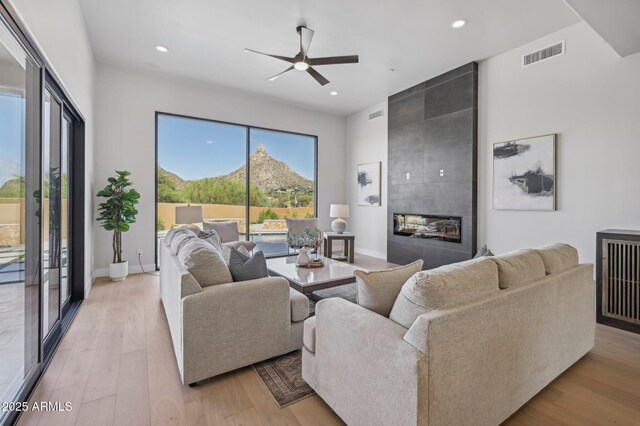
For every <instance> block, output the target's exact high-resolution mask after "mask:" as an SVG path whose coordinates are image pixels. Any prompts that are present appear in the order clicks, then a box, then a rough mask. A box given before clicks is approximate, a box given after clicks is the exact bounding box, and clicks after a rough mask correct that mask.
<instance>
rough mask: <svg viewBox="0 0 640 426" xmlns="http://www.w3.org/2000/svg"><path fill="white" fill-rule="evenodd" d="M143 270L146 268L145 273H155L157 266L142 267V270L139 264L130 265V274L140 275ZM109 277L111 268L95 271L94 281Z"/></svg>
mask: <svg viewBox="0 0 640 426" xmlns="http://www.w3.org/2000/svg"><path fill="white" fill-rule="evenodd" d="M143 268H144V272H155V270H156V265H154V264H148V265H142V268H141V267H140V265H139V264H138V265H129V274H140V273H142V272H143V271H142V269H143ZM108 276H109V268H99V269H96V270H95V271H93V277H94V279H95V278H99V277H108Z"/></svg>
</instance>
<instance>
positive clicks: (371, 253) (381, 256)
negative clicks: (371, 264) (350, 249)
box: [354, 247, 387, 260]
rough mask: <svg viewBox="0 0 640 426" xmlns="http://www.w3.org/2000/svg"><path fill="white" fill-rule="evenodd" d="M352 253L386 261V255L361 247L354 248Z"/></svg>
mask: <svg viewBox="0 0 640 426" xmlns="http://www.w3.org/2000/svg"><path fill="white" fill-rule="evenodd" d="M354 251H355V252H356V253H360V254H364V255H366V256H371V257H377V258H378V259H384V260H387V253H382V252H379V251H375V250H368V249H363V248H361V247H355V248H354Z"/></svg>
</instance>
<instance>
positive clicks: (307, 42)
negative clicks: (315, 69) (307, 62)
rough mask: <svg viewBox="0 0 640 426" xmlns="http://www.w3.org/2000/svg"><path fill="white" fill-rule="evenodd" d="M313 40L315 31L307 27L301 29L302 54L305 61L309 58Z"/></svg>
mask: <svg viewBox="0 0 640 426" xmlns="http://www.w3.org/2000/svg"><path fill="white" fill-rule="evenodd" d="M311 40H313V30H310V29H309V28H307V27H300V52H301V53H302V59H303V60H304V59H305V58H306V57H307V52H308V51H309V46H311Z"/></svg>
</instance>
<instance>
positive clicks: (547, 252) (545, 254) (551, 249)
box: [534, 244, 579, 275]
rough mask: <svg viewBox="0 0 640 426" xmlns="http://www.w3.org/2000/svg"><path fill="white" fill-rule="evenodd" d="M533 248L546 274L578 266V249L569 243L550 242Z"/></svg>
mask: <svg viewBox="0 0 640 426" xmlns="http://www.w3.org/2000/svg"><path fill="white" fill-rule="evenodd" d="M534 250H535V252H536V253H538V255H540V257H541V258H542V263H544V270H545V272H546V274H547V275H549V274H555V273H557V272H562V271H564V270H567V269H569V268H573V267H574V266H578V262H579V257H578V250H576V249H575V248H574V247H572V246H570V245H569V244H551V245H549V246H545V247H540V248H537V249H534Z"/></svg>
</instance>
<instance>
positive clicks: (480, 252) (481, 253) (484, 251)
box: [473, 245, 495, 259]
mask: <svg viewBox="0 0 640 426" xmlns="http://www.w3.org/2000/svg"><path fill="white" fill-rule="evenodd" d="M485 256H495V255H494V254H493V252H492V251H491V250H489V249H488V248H487V246H486V245H484V246H482V248H481V249H480V250H478V252H477V253H476V255H475V256H473V258H474V259H478V258H480V257H485Z"/></svg>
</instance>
